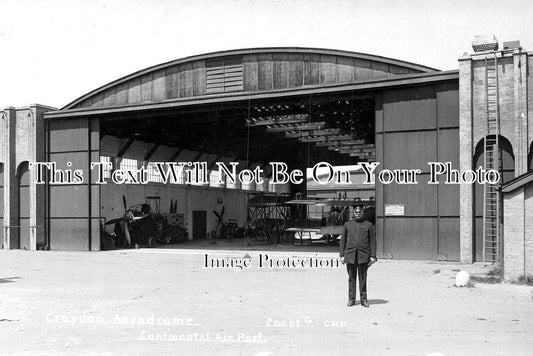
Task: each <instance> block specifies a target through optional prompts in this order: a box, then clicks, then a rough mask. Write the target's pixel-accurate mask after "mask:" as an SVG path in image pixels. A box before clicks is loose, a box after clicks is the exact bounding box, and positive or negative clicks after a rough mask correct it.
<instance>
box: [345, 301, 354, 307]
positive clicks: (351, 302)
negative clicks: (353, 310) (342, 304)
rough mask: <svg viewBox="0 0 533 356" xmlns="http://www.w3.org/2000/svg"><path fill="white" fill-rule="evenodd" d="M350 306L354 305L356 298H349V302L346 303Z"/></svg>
mask: <svg viewBox="0 0 533 356" xmlns="http://www.w3.org/2000/svg"><path fill="white" fill-rule="evenodd" d="M346 305H347V306H349V307H353V306H354V305H355V300H349V301H348V304H346Z"/></svg>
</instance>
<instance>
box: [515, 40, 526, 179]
mask: <svg viewBox="0 0 533 356" xmlns="http://www.w3.org/2000/svg"><path fill="white" fill-rule="evenodd" d="M513 59H514V73H515V76H514V107H515V120H514V121H515V136H516V152H514V153H515V177H518V176H519V175H522V174H524V173H526V172H527V169H528V161H527V159H528V150H529V145H528V103H527V94H528V93H527V88H528V83H527V79H528V77H527V66H528V62H527V61H528V58H527V53H524V52H521V51H519V50H516V51H515V53H514V55H513Z"/></svg>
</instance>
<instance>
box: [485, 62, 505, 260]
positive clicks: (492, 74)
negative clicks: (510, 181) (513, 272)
mask: <svg viewBox="0 0 533 356" xmlns="http://www.w3.org/2000/svg"><path fill="white" fill-rule="evenodd" d="M485 84H486V100H487V103H486V104H487V107H486V118H487V127H486V132H485V139H484V141H485V142H484V156H485V162H484V164H485V165H484V168H485V169H486V170H489V169H494V170H497V171H498V172H501V152H500V147H499V142H498V141H499V140H498V136H499V134H500V107H499V97H498V57H496V54H494V57H493V58H485ZM500 207H501V206H500V193H499V185H494V184H488V183H485V184H484V186H483V263H498V262H500V246H501V244H500V235H501V234H500V212H501V208H500Z"/></svg>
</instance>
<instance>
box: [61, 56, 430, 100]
mask: <svg viewBox="0 0 533 356" xmlns="http://www.w3.org/2000/svg"><path fill="white" fill-rule="evenodd" d="M436 71H437V70H436V69H434V68H429V67H426V66H422V65H418V64H414V63H409V62H405V61H400V60H396V59H392V58H386V57H380V56H375V55H370V54H364V53H356V52H347V51H340V50H331V49H318V48H297V47H292V48H285V47H276V48H251V49H240V50H231V51H222V52H214V53H208V54H202V55H197V56H192V57H186V58H182V59H177V60H174V61H170V62H167V63H162V64H159V65H156V66H153V67H149V68H146V69H143V70H140V71H138V72H135V73H132V74H130V75H127V76H125V77H123V78H120V79H117V80H115V81H113V82H111V83H109V84H106V85H104V86H102V87H100V88H98V89H95V90H93V91H91V92H90V93H88V94H86V95H83V96H82V97H80V98H78V99H76V100H74V101H73V102H71V103H70V104H68V105H66V106H65V107H64V108H62V110H68V109H82V108H102V107H113V106H124V105H136V104H141V103H155V102H161V101H168V100H172V99H179V98H188V97H198V96H208V95H212V94H220V93H231V92H235V93H237V92H260V91H272V90H278V89H279V90H282V89H288V88H297V87H306V86H320V85H325V84H334V83H349V82H364V81H367V80H373V79H380V78H386V77H390V76H394V75H401V74H404V75H405V74H410V73H412V74H415V73H429V72H436Z"/></svg>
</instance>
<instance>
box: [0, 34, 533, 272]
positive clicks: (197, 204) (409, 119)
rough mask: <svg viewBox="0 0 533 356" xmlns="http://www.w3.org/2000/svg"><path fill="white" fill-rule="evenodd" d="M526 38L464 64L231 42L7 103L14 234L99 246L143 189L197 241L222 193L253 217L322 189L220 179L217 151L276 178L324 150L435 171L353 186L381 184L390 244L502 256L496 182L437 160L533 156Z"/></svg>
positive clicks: (24, 241) (4, 176) (9, 214)
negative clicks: (192, 169) (120, 174)
mask: <svg viewBox="0 0 533 356" xmlns="http://www.w3.org/2000/svg"><path fill="white" fill-rule="evenodd" d="M513 44H514V45H513ZM513 44H511V45H510V47H509V46H508V47H509V48H504V49H503V50H499V51H498V50H494V49H489V50H487V51H484V52H476V53H474V54H469V55H466V54H465V56H463V57H462V58H460V59H459V69H458V70H452V71H439V70H436V69H433V68H428V67H425V66H422V65H418V64H413V63H408V62H404V61H401V60H396V59H391V58H384V57H380V56H374V55H369V54H362V53H354V52H346V51H340V50H329V49H315V48H252V49H244V50H232V51H224V52H216V53H209V54H204V55H198V56H193V57H187V58H183V59H179V60H175V61H171V62H168V63H163V64H159V65H156V66H153V67H150V68H147V69H144V70H140V71H138V72H136V73H133V74H131V75H128V76H126V77H123V78H120V79H118V80H115V81H113V82H111V83H109V84H107V85H104V86H102V87H100V88H98V89H95V90H94V91H92V92H90V93H88V94H86V95H83V96H82V97H80V98H79V99H77V100H75V101H73V102H72V103H70V104H68V105H66V106H65V107H63V108H61V109H59V110H57V109H54V108H50V107H46V106H42V105H31V106H29V107H24V108H12V107H7V108H5V109H4V110H3V112H2V114H1V115H0V119H1V121H2V123H1V125H0V137H2V142H3V144H2V147H1V151H0V192H1V193H0V194H1V195H0V221H1V222H2V226H3V230H2V232H1V237H0V240H1V241H3V248H6V249H17V248H21V249H29V250H35V249H51V250H99V249H100V237H99V230H100V220H101V218H103V217H105V218H107V219H111V218H114V217H117V216H118V215H120V214H122V213H123V208H122V204H123V203H122V196H123V195H124V196H125V197H127V200H128V202H129V203H134V202H140V201H143V200H144V198H145V196H149V195H158V196H160V197H161V207H162V210H165V209H166V207H168V206H170V204H171V201H177V202H178V205H177V212H179V213H181V214H183V216H184V219H185V224H186V226H187V228H188V232H189V239H192V240H194V239H198V238H202V237H205V236H206V233H208V232H209V231H211V230H213V229H214V228H215V225H216V221H215V220H214V219H213V216H212V213H211V212H212V211H213V210H214V211H219V210H220V209H221V208H222V206H224V207H225V209H226V217H227V218H228V219H233V220H235V221H237V223H238V224H239V225H243V224H245V223H246V219H247V204H248V201H249V196H250V194H254V193H269V194H270V193H272V194H274V193H276V194H282V193H287V194H290V195H291V196H294V194H296V193H303V194H305V193H309V192H307V191H306V186H305V184H304V185H296V184H285V185H273V184H269V181H268V180H266V181H265V183H264V184H253V183H252V184H242V185H241V184H238V183H237V184H231V182H229V181H227V180H226V181H225V182H224V183H223V184H220V183H218V182H217V179H218V175H217V166H216V164H215V163H216V162H225V163H226V164H229V162H239V165H238V169H239V170H242V169H245V168H247V169H254V168H256V167H260V168H262V169H264V171H265V175H266V176H269V175H270V174H271V169H270V166H269V162H285V163H286V164H287V165H288V167H289V170H292V169H301V170H302V171H304V172H305V171H306V168H309V167H313V165H315V164H316V163H318V162H323V161H325V162H329V163H331V164H332V165H335V166H342V165H353V164H356V163H357V162H373V161H376V162H380V165H379V166H378V168H377V169H376V172H377V173H379V171H380V170H382V169H391V170H392V169H420V170H421V174H420V175H419V178H418V184H414V185H405V184H396V183H391V184H381V183H380V182H379V181H377V182H376V184H375V186H371V187H370V189H369V187H368V186H366V187H362V186H353V187H347V188H346V187H345V188H343V189H345V191H344V194H348V196H350V197H360V198H363V199H366V198H369V197H370V196H375V199H376V228H377V241H378V253H379V255H381V256H387V257H390V258H395V259H425V260H449V261H462V262H473V261H481V260H483V261H491V260H496V259H497V258H498V256H497V255H498V253H499V252H498V251H500V250H501V246H499V245H500V239H501V237H500V236H499V235H500V234H499V233H498V231H500V230H501V229H500V225H501V224H502V222H503V219H502V218H501V216H502V212H501V210H502V209H501V196H500V194H499V192H498V189H497V187H496V188H495V187H494V186H490V185H484V184H473V185H470V184H461V185H457V184H443V183H444V182H443V180H444V178H443V177H441V178H439V180H441V179H442V182H441V184H427V182H428V179H429V166H428V162H450V164H451V166H452V167H453V168H454V169H458V170H466V169H475V168H477V167H478V166H483V167H487V168H488V169H489V168H493V169H497V170H499V171H500V172H501V173H502V176H503V182H506V181H510V180H511V179H513V178H514V177H516V176H519V175H521V174H523V173H525V172H527V171H528V169H531V167H532V161H533V158H532V154H531V151H532V147H531V145H532V142H533V125H532V124H530V123H529V121H530V119H529V118H530V117H533V113H531V112H530V111H531V110H532V107H533V105H530V103H531V102H532V96H533V90H532V88H531V86H532V85H533V83H532V81H531V78H530V75H531V74H530V70H528V68H529V66H531V65H532V64H533V57H532V56H531V54H528V53H527V52H526V51H523V50H522V49H521V48H520V47H519V45H518V44H516V43H514V42H513ZM38 161H39V162H57V168H58V169H61V170H71V171H73V170H75V169H81V170H82V171H83V172H84V182H83V183H82V184H35V181H36V179H37V176H36V172H35V170H34V169H29V163H30V162H38ZM100 161H101V162H112V163H113V167H114V169H116V168H128V169H136V168H141V167H146V169H147V170H148V177H149V183H148V184H113V183H111V182H109V181H108V183H107V184H97V179H98V177H97V174H96V173H97V171H96V170H95V169H91V167H90V163H91V162H100ZM69 162H70V165H69V166H68V165H67V163H69ZM150 162H206V163H205V165H206V167H207V168H208V172H207V176H208V177H209V183H203V184H194V183H193V184H187V182H186V181H185V178H186V171H184V172H182V173H183V176H180V177H179V179H178V181H176V182H174V183H172V184H170V183H167V184H164V183H163V182H162V179H161V176H160V175H158V174H157V172H156V171H154V169H153V166H152V165H149V163H150ZM111 173H112V172H109V171H106V172H105V174H106V178H108V177H109V174H111ZM48 178H49V177H48ZM346 191H348V192H346ZM491 229H492V230H491ZM491 231H492V232H491ZM494 231H496V233H495V232H494Z"/></svg>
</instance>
